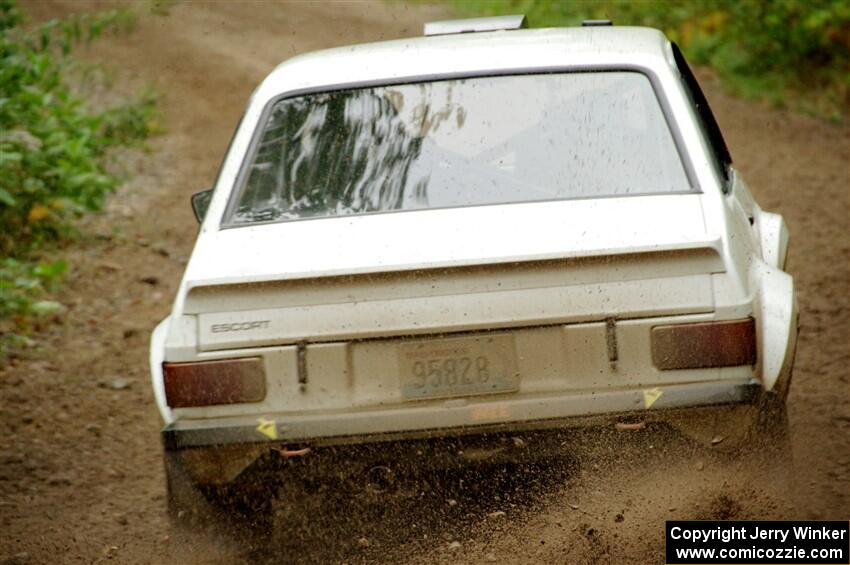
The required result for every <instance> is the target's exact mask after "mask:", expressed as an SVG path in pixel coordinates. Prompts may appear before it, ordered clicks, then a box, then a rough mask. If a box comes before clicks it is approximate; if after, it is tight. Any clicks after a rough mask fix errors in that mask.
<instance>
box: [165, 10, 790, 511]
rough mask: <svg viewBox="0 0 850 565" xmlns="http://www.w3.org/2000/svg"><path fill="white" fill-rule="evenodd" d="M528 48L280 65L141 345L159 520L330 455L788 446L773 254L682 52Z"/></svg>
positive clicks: (495, 44) (544, 35) (782, 237)
mask: <svg viewBox="0 0 850 565" xmlns="http://www.w3.org/2000/svg"><path fill="white" fill-rule="evenodd" d="M522 22H523V20H522V19H520V18H517V19H516V20H513V19H511V18H507V19H500V18H497V19H482V20H473V21H459V22H439V23H437V24H429V25H428V26H426V37H421V38H412V39H402V40H396V41H385V42H380V43H374V44H368V45H358V46H353V47H344V48H339V49H331V50H326V51H320V52H316V53H310V54H306V55H301V56H297V57H294V58H292V59H290V60H288V61H286V62H284V63H283V64H281V65H280V66H279V67H277V68H276V69H275V70H274V71H273V72H272V73H271V74H270V75H269V76H268V77H267V78H266V79H265V80H264V81H263V82H262V84H261V85H260V86H259V87H258V88H257V90H256V91H255V92H254V94H253V95H252V97H251V99H250V102H249V104H248V108H247V111H246V112H245V115H244V117H243V119H242V121H241V123H240V125H239V127H238V129H237V131H236V133H235V136H234V138H233V141H232V143H231V145H230V148H229V150H228V151H227V154H226V156H225V159H224V162H223V164H222V166H221V170H220V172H219V175H218V179H217V181H216V183H215V186H214V189H213V190H212V191H206V192H204V193H199V194H198V195H196V196H195V197H194V199H193V204H194V205H195V208H196V212H197V213H198V214H199V219H202V224H201V227H200V232H199V233H198V238H197V242H196V244H195V247H194V251H193V252H192V256H191V259H190V260H189V263H188V265H187V267H186V271H185V274H184V276H183V279H182V282H181V284H180V288H179V290H178V292H177V296H176V300H175V301H174V305H173V309H172V311H171V313H170V315H169V316H168V317H167V318H166V319H165V320H164V321H163V322H162V323H161V324H159V326H157V328H156V330H155V331H154V333H153V336H152V341H151V370H152V378H153V387H154V391H155V393H156V400H157V403H158V406H159V410H160V412H161V413H162V417H163V419H164V420H165V428H164V430H163V432H162V434H163V440H164V446H165V458H166V469H167V471H168V473H167V474H168V480H169V487H170V490H171V499H172V501H171V502H172V508H173V509H176V510H177V511H178V513H181V512H182V511H183V507H182V506H181V505H183V504H188V503H187V502H186V501H188V500H190V499H192V493H194V494H198V493H200V494H201V495H202V498H203V497H206V498H204V500H207V501H209V500H211V499H212V498H213V497H214V493H215V492H219V491H220V490H221V489H224V488H226V487H227V486H228V485H233V484H236V483H238V482H239V481H240V480H242V479H244V477H245V476H246V475H247V474H248V473H249V471H250V469H252V468H254V467H256V466H257V465H258V464H259V463H260V462H264V461H265V462H268V460H269V459H270V458H279V459H281V460H284V461H288V462H292V461H294V460H298V461H304V462H307V461H308V460H309V459H310V458H320V457H321V456H322V454H323V453H332V452H334V450H335V449H339V448H340V446H348V448H352V447H358V448H364V449H366V450H368V451H369V452H370V453H372V454H375V453H377V454H382V465H384V466H390V467H391V466H392V465H393V464H394V461H393V458H394V455H393V453H395V451H393V449H395V448H399V449H401V446H403V445H405V444H406V443H410V442H426V441H430V440H433V439H434V438H440V439H444V440H445V439H450V438H454V439H453V440H452V441H458V442H461V443H463V442H471V443H475V442H481V441H482V440H486V439H487V438H492V437H495V436H496V435H498V434H512V433H525V432H529V431H535V432H536V431H538V430H552V429H556V430H561V431H563V430H569V429H571V428H572V427H575V426H586V425H603V426H605V425H612V424H613V423H616V422H617V421H620V420H621V419H623V418H627V417H631V418H634V417H636V415H637V417H639V418H640V419H641V420H646V421H656V420H657V421H670V422H674V423H676V425H681V426H682V429H686V428H688V425H689V423H692V422H696V421H698V420H699V421H709V422H711V424H710V425H711V426H713V427H712V428H711V429H710V430H709V435H711V434H715V433H719V432H717V431H716V430H715V428H717V429H719V428H718V427H720V428H723V432H722V433H723V434H724V437H726V436H730V437H731V436H732V435H734V434H735V433H736V432H740V435H742V437H743V436H746V435H747V433H749V431H750V428H751V427H752V426H751V425H750V424H747V423H745V420H741V419H740V418H735V417H733V413H735V412H736V411H737V412H740V411H742V410H743V411H744V412H746V413H747V414H752V415H754V418H753V419H752V421H753V422H756V421H759V422H760V424H759V425H761V426H764V425H765V418H764V417H761V416H763V413H764V412H765V411H769V412H770V414H774V415H773V416H771V417H770V418H768V419H767V425H768V426H769V425H774V424H775V425H776V426H781V425H782V422H781V420H782V417H781V414H782V410H781V407H782V406H784V396H785V393H786V392H787V389H788V384H789V381H790V374H791V366H792V363H793V357H794V346H795V342H796V333H797V310H796V304H795V293H794V284H793V281H792V278H791V277H790V276H789V275H788V274H786V273H785V272H784V271H783V268H784V264H785V256H786V250H787V247H788V232H787V230H786V227H785V223H784V222H783V219H782V217H781V216H779V215H776V214H772V213H769V212H765V211H763V210H762V209H761V208H760V207H759V206H758V205H757V204H756V202H755V201H754V199H753V197H752V195H751V193H750V191H749V189H748V188H747V185H746V184H745V183H744V181H743V179H742V178H741V175H740V174H739V173H738V172H737V171H736V170H735V168H734V167H733V165H732V160H731V158H730V155H729V152H728V150H727V148H726V145H725V143H724V141H723V138H722V136H721V133H720V130H719V128H718V125H717V123H716V122H715V119H714V117H713V116H712V113H711V111H710V109H709V106H708V104H707V102H706V100H705V98H704V96H703V94H702V92H701V90H700V88H699V85H698V84H697V82H696V80H695V79H694V76H693V74H692V73H691V71H690V69H689V68H688V66H687V64H686V62H685V61H684V59H683V57H682V55H681V53H680V52H679V49H678V48H677V47H676V46H675V44H672V43H671V42H670V41H669V40H667V39H666V38H665V37H664V35H663V34H662V33H661V32H659V31H657V30H653V29H647V28H631V27H614V26H605V25H591V26H587V27H580V28H564V29H534V30H529V29H504V28H521V27H524V26H523V25H522ZM597 23H598V22H597ZM467 31H468V32H471V33H459V32H467ZM777 406H779V407H780V409H778V410H777V409H776V407H777ZM767 407H772V408H770V409H769V410H768V408H767ZM706 414H710V415H711V416H710V418H709V419H708V420H706ZM718 414H719V416H718ZM775 414H779V416H776V415H775ZM752 425H753V426H755V425H756V424H752ZM724 426H725V427H724ZM694 437H696V436H694ZM507 443H508V444H510V445H512V446H515V445H520V444H521V442H507ZM390 447H392V448H393V449H390ZM435 449H436V448H435ZM461 451H462V450H461ZM418 453H420V454H421V453H422V451H421V449H420V450H419V451H418ZM378 459H381V457H380V456H379V457H378ZM196 498H197V497H196Z"/></svg>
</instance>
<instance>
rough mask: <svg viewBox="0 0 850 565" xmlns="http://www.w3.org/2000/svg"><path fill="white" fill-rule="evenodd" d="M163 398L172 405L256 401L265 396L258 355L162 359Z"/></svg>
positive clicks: (188, 405)
mask: <svg viewBox="0 0 850 565" xmlns="http://www.w3.org/2000/svg"><path fill="white" fill-rule="evenodd" d="M162 373H163V377H164V383H165V398H166V400H167V402H168V405H169V406H171V407H172V408H186V407H190V406H213V405H216V404H235V403H239V402H259V401H260V400H262V399H264V398H265V397H266V375H265V370H264V369H263V360H262V359H261V358H260V357H249V358H245V359H220V360H217V361H199V362H196V363H163V364H162Z"/></svg>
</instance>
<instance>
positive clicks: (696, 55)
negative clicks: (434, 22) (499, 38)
mask: <svg viewBox="0 0 850 565" xmlns="http://www.w3.org/2000/svg"><path fill="white" fill-rule="evenodd" d="M453 4H454V5H456V6H457V8H458V10H460V11H462V12H464V13H465V14H469V15H473V14H474V15H483V14H509V13H525V14H527V15H528V17H529V20H530V22H531V24H532V25H534V26H535V27H549V26H563V25H579V24H580V23H581V20H584V19H605V18H607V19H610V20H612V21H614V23H615V24H618V25H641V26H650V27H655V28H659V29H661V30H663V31H664V32H665V33H666V34H667V36H668V37H669V38H670V39H671V40H673V41H675V42H677V43H678V44H679V46H680V47H681V48H682V50H683V51H684V52H685V54H686V55H687V57H688V58H689V59H690V60H691V62H692V63H696V64H700V65H709V66H711V67H712V68H713V69H714V70H715V71H716V72H717V74H718V75H719V77H720V78H721V80H722V81H723V83H724V84H725V85H726V86H727V87H728V88H730V89H731V90H732V91H733V92H734V93H736V94H740V95H744V96H748V97H752V98H760V99H767V100H769V101H772V102H774V103H776V104H783V103H785V102H786V101H788V102H790V103H791V104H792V105H793V106H795V107H797V108H800V109H803V110H806V111H809V112H813V113H816V114H819V115H823V116H828V117H831V118H838V119H840V118H842V117H845V116H844V115H845V114H846V112H847V109H848V108H850V72H848V69H850V2H846V1H845V0H783V1H781V2H768V1H765V0H747V1H739V0H702V1H700V2H695V1H692V0H669V1H664V2H659V1H656V0H647V1H642V2H635V1H633V0H609V1H603V0H584V1H581V2H558V1H544V0H524V1H519V0H454V1H453Z"/></svg>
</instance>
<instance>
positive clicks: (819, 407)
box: [0, 2, 850, 564]
mask: <svg viewBox="0 0 850 565" xmlns="http://www.w3.org/2000/svg"><path fill="white" fill-rule="evenodd" d="M151 5H152V4H151ZM102 6H104V4H100V3H96V2H78V3H60V2H31V3H28V4H25V9H26V10H27V11H28V12H29V13H30V14H31V15H32V16H33V17H35V18H38V19H42V18H47V17H52V16H57V15H64V14H67V13H69V12H71V11H86V10H92V9H95V8H98V7H102ZM145 6H147V4H142V3H138V4H137V5H136V7H137V8H138V9H140V10H142V11H144V10H146V9H147V8H146V7H145ZM169 12H170V13H169V14H168V15H165V16H161V15H153V14H145V15H143V16H142V17H141V18H140V21H139V25H138V28H137V30H136V31H135V32H133V33H132V34H131V35H129V36H122V37H118V38H107V39H105V40H104V41H102V42H99V43H98V44H97V45H95V46H93V47H92V48H91V49H89V50H88V51H86V52H85V53H84V54H85V57H86V58H87V59H88V60H91V61H94V62H99V63H102V64H104V65H106V66H107V67H108V68H111V69H114V71H115V73H116V77H117V81H118V83H119V85H120V84H126V85H144V84H149V83H152V84H154V85H155V86H156V88H157V89H158V90H159V91H160V92H162V93H163V94H164V98H163V112H164V123H165V126H166V128H167V131H166V133H165V134H163V135H161V136H159V137H157V138H155V139H154V140H153V141H152V142H151V144H150V145H151V151H150V152H149V153H147V154H144V155H141V156H137V157H136V158H134V159H132V160H129V161H128V162H127V166H128V167H129V172H130V173H131V174H132V175H133V178H132V180H131V181H130V182H129V183H128V184H127V185H126V186H125V187H123V188H122V189H121V191H120V192H119V193H118V194H116V195H115V196H114V197H113V198H112V199H111V201H110V204H109V206H108V209H107V210H106V211H105V212H104V213H103V214H100V215H98V216H96V217H95V218H93V219H92V220H90V221H88V222H87V226H86V229H87V231H88V233H90V234H92V235H91V236H90V237H88V238H86V239H84V240H83V241H81V242H79V243H76V244H74V245H73V246H71V247H70V248H69V249H67V250H64V251H63V252H62V253H63V254H65V255H67V256H68V259H69V263H70V264H71V265H72V267H73V272H72V274H71V275H70V278H69V280H68V283H67V285H66V286H65V288H64V290H63V291H62V292H61V296H60V299H61V300H62V302H63V303H64V304H66V305H67V307H68V311H67V314H66V316H65V317H64V319H63V321H62V322H60V323H59V324H57V325H54V326H51V327H49V328H47V329H46V330H45V334H44V335H43V342H44V344H45V349H44V351H43V352H42V353H40V354H36V355H34V356H33V358H28V359H25V360H16V361H14V362H12V363H10V364H8V365H7V366H6V367H4V368H2V369H0V398H2V403H0V563H7V564H11V563H99V562H118V563H176V562H190V563H239V562H253V563H260V562H293V561H316V560H319V561H336V562H343V561H346V562H358V561H384V560H391V559H393V560H394V559H404V560H406V561H409V562H439V561H447V562H448V561H452V562H456V561H461V562H481V561H500V562H508V563H522V562H551V563H563V562H570V563H594V562H619V563H627V562H636V563H647V562H663V557H662V555H663V554H662V548H663V533H662V532H663V521H664V520H665V519H666V518H667V517H682V518H734V517H739V518H756V517H799V518H822V519H827V518H831V519H844V520H846V519H847V518H848V516H849V515H848V513H849V512H850V376H848V367H850V288H848V287H849V286H850V272H848V271H850V249H848V246H850V235H848V233H849V232H848V228H850V225H848V224H850V214H848V212H850V166H848V162H849V161H850V153H849V151H850V149H849V148H850V132H848V128H847V127H841V126H837V125H834V124H827V123H824V122H822V121H819V120H816V119H811V118H807V117H801V116H798V115H793V114H790V113H787V112H783V111H775V110H771V109H767V108H765V107H762V106H760V105H757V104H752V103H748V102H743V101H740V100H736V99H732V98H729V97H727V96H725V95H724V94H723V93H722V92H721V90H720V89H719V87H718V86H717V84H716V82H715V81H713V80H711V78H710V77H707V78H706V80H705V83H706V88H707V90H708V95H709V98H710V100H711V102H712V103H713V105H714V108H715V111H716V113H717V114H718V117H719V121H720V122H721V126H722V128H723V130H724V132H725V134H726V135H727V140H728V142H729V144H730V146H731V150H732V153H733V156H734V158H735V160H736V164H737V166H738V167H739V168H740V170H741V171H743V173H744V175H745V177H746V178H747V179H748V181H749V183H750V185H751V187H752V188H753V190H754V192H755V193H756V196H757V198H758V199H759V202H760V203H761V205H762V206H763V207H765V208H767V209H769V210H775V211H779V212H781V213H782V214H784V215H785V218H786V220H787V221H788V223H789V225H790V229H791V233H792V244H791V258H790V270H791V271H792V273H793V274H794V276H795V277H796V281H797V284H798V288H799V302H800V307H801V317H802V334H801V337H800V343H799V350H798V357H797V366H796V373H795V377H794V383H793V387H792V391H791V395H790V399H789V414H790V425H791V446H792V451H793V458H794V461H795V462H796V466H795V470H794V471H793V472H790V471H789V474H788V475H787V476H786V477H772V478H770V479H767V480H762V481H761V484H757V483H756V482H752V479H751V478H748V476H747V473H742V472H738V471H739V469H736V468H735V466H734V465H729V464H727V463H718V462H717V461H715V459H714V458H712V457H711V454H710V453H709V454H708V455H705V454H694V453H690V452H689V451H688V450H687V449H686V448H683V449H678V448H677V446H676V445H675V442H674V440H671V443H666V442H665V443H663V444H661V443H657V444H646V443H645V442H643V443H641V441H640V440H636V439H633V438H632V437H626V436H624V435H622V433H621V435H620V436H618V437H614V438H613V439H612V441H610V442H609V443H607V444H606V445H608V447H607V448H606V449H608V455H609V457H607V458H604V457H603V458H602V459H601V461H602V463H599V462H593V461H590V462H588V461H584V462H569V461H566V462H564V464H563V466H557V467H551V468H544V469H537V470H534V469H532V470H531V471H530V472H528V473H526V474H517V475H510V476H501V475H500V476H496V475H476V476H451V477H443V478H442V479H440V478H439V477H438V480H436V481H434V482H433V484H432V485H431V487H429V488H427V489H423V490H422V492H421V493H418V494H417V496H418V497H419V498H416V497H414V501H413V503H411V502H409V501H408V502H406V503H402V504H401V506H398V507H395V509H391V508H390V505H389V504H388V505H387V506H386V507H384V506H382V502H381V501H380V500H378V501H374V500H372V501H367V502H366V503H364V504H365V506H364V507H363V508H360V507H358V506H357V505H356V504H350V503H346V502H342V503H340V502H339V501H335V499H334V495H333V493H330V494H327V493H325V494H324V495H322V497H319V500H321V503H318V504H317V506H316V509H315V510H314V511H313V512H312V513H310V515H308V516H306V518H304V519H303V520H302V522H306V524H305V523H302V524H301V526H303V527H302V528H301V529H297V530H292V531H291V532H287V531H283V532H279V533H278V534H277V535H276V536H275V540H274V543H273V544H271V545H272V546H274V547H276V548H277V549H274V550H273V549H270V548H269V547H266V548H263V549H256V548H253V549H252V548H246V547H239V546H235V547H234V546H233V545H228V544H227V543H225V542H224V541H223V540H212V541H209V542H204V543H199V544H197V545H196V546H195V547H193V548H189V549H188V550H187V549H185V548H182V549H181V548H177V547H175V544H174V543H173V541H174V540H173V539H172V538H171V537H170V534H169V528H168V523H167V519H166V515H165V487H164V477H163V470H162V463H161V448H160V443H159V429H160V425H161V423H160V420H159V416H158V414H157V412H156V409H155V407H154V402H153V398H152V394H151V391H150V387H149V384H148V370H147V345H148V336H149V332H150V330H151V329H152V328H153V326H154V325H155V323H156V322H158V321H159V320H160V319H162V318H163V317H164V316H165V315H166V314H167V312H168V309H169V306H170V300H171V298H172V297H173V294H174V292H175V289H176V287H177V285H178V282H179V278H180V275H181V273H182V269H183V267H184V264H185V262H186V259H187V257H188V255H189V253H190V252H191V247H192V243H193V240H194V236H195V233H196V224H195V221H194V219H193V218H192V215H191V212H190V209H189V205H188V197H189V195H190V194H191V193H193V192H195V191H197V190H200V189H203V188H207V187H209V186H210V185H211V183H212V182H213V179H214V177H215V174H216V169H217V166H218V163H219V161H220V159H221V157H222V155H223V152H224V150H225V147H226V145H227V142H228V140H229V137H230V135H231V133H232V131H233V129H234V127H235V125H236V121H237V120H238V118H239V116H240V114H241V112H242V109H243V108H244V106H245V103H246V101H247V97H248V96H249V94H250V92H251V91H252V89H253V88H254V87H255V85H256V84H257V83H258V81H259V80H261V79H262V77H263V76H264V75H265V74H266V73H267V72H268V71H269V70H270V69H271V68H272V67H273V66H274V65H275V64H276V63H278V62H279V61H280V60H282V59H285V58H287V57H289V56H291V55H293V54H295V53H298V52H303V51H307V50H312V49H317V48H322V47H328V46H334V45H340V44H347V43H354V42H364V41H370V40H379V39H383V38H391V37H400V36H406V35H416V34H419V33H420V30H421V24H422V22H423V21H426V20H428V19H432V18H433V17H435V16H437V15H440V11H439V10H438V9H434V8H428V7H422V6H417V7H406V6H404V5H399V4H380V3H358V2H346V3H335V4H332V5H319V4H316V3H294V2H293V3H285V4H274V3H271V2H251V3H249V2H241V3H223V2H222V3H182V4H177V5H174V6H172V7H171V8H169ZM620 438H622V439H620ZM612 454H613V455H615V457H610V455H612ZM638 462H639V463H640V464H639V465H638ZM574 463H575V464H574ZM579 463H583V464H579ZM765 482H767V483H775V484H764V483H765ZM398 508H401V510H399V509H398ZM355 517H356V519H355ZM296 534H297V535H296Z"/></svg>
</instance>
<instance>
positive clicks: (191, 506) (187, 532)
mask: <svg viewBox="0 0 850 565" xmlns="http://www.w3.org/2000/svg"><path fill="white" fill-rule="evenodd" d="M165 476H166V487H167V497H168V517H169V522H170V526H171V532H172V539H173V540H174V542H175V544H176V545H178V546H185V547H193V546H195V545H197V543H196V542H197V541H198V540H200V539H204V538H212V539H215V540H216V543H221V541H222V540H223V539H229V540H233V541H236V542H238V543H239V544H240V545H242V546H245V545H248V546H254V545H257V542H258V540H261V539H263V538H264V537H265V536H266V535H267V534H268V530H269V527H270V523H271V520H270V495H269V492H266V491H268V490H269V489H259V488H255V486H254V483H253V482H252V484H243V483H241V482H240V483H234V484H231V485H226V486H211V485H199V484H197V483H196V482H195V481H194V480H193V479H192V477H191V476H190V475H189V473H188V472H187V471H186V469H185V468H184V466H183V465H182V464H181V461H180V455H179V453H166V454H165Z"/></svg>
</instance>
